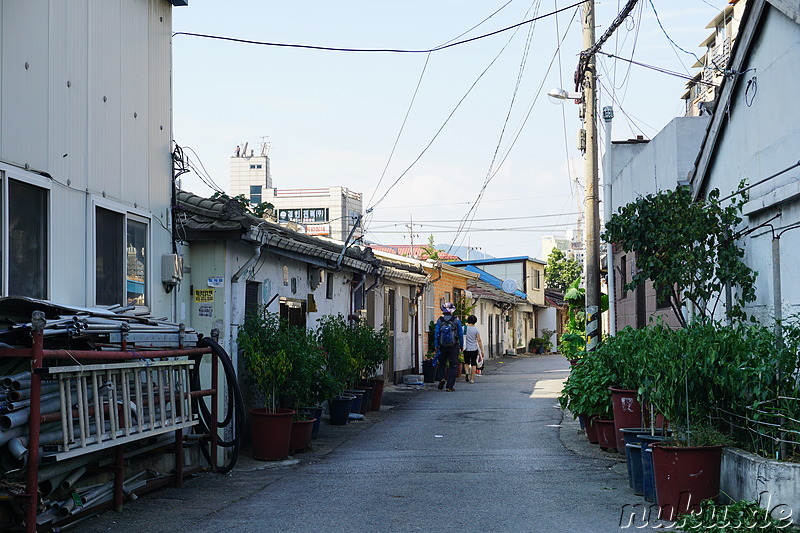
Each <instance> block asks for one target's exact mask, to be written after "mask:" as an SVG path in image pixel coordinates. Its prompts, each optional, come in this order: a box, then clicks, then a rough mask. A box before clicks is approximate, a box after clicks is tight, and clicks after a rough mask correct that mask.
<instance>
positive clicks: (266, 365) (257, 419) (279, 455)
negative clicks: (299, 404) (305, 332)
mask: <svg viewBox="0 0 800 533" xmlns="http://www.w3.org/2000/svg"><path fill="white" fill-rule="evenodd" d="M238 343H239V348H240V349H241V351H242V355H243V357H244V360H245V363H246V365H247V371H248V373H249V374H250V377H251V379H252V380H253V383H254V384H255V387H256V389H257V391H258V393H259V394H260V397H261V399H262V401H263V403H264V407H260V408H254V409H251V410H250V422H251V425H252V432H253V457H255V458H256V459H262V460H278V459H285V458H286V457H287V456H288V455H289V438H290V435H291V427H292V417H293V416H294V411H293V410H291V409H285V408H281V407H280V400H281V398H282V397H283V396H284V395H285V394H287V393H288V392H289V383H290V375H291V373H292V364H293V361H292V352H291V348H290V345H291V343H292V340H291V338H290V337H289V336H288V334H287V332H286V331H285V330H282V329H281V324H280V319H279V317H278V315H276V314H274V313H270V312H268V311H267V310H266V308H264V307H262V308H260V309H259V310H258V312H256V313H252V314H249V315H248V316H246V317H245V320H244V324H242V326H241V327H240V328H239V336H238Z"/></svg>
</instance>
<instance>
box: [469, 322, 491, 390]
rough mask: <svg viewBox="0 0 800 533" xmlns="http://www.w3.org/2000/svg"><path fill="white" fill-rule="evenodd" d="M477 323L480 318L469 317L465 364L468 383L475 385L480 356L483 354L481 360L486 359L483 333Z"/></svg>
mask: <svg viewBox="0 0 800 533" xmlns="http://www.w3.org/2000/svg"><path fill="white" fill-rule="evenodd" d="M477 323H478V317H476V316H475V315H469V317H467V327H466V328H465V329H466V331H465V333H464V364H465V365H466V366H467V377H466V381H467V383H475V372H476V371H477V370H478V354H479V353H480V354H481V358H486V354H484V353H483V342H482V341H481V333H480V331H479V330H478V327H477V326H476V325H475V324H477Z"/></svg>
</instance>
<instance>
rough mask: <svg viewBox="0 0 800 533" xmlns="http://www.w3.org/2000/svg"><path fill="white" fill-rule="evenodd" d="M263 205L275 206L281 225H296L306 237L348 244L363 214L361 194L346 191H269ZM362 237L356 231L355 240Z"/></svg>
mask: <svg viewBox="0 0 800 533" xmlns="http://www.w3.org/2000/svg"><path fill="white" fill-rule="evenodd" d="M263 201H264V202H269V203H271V204H272V205H273V206H275V214H276V216H277V217H278V222H279V223H281V224H285V223H287V222H296V223H297V224H300V225H301V226H303V227H304V228H305V233H306V234H307V235H322V236H325V237H330V238H332V239H337V240H340V241H346V240H347V237H348V236H349V235H350V231H351V230H352V229H353V226H354V225H355V224H356V222H357V220H358V218H359V217H360V216H361V215H362V213H363V204H362V198H361V193H357V192H354V191H351V190H350V189H347V188H346V187H322V188H319V189H267V190H266V194H265V195H264V200H263ZM362 234H363V230H362V228H361V227H360V226H359V227H358V228H356V230H355V233H354V234H353V237H354V238H359V237H361V236H362Z"/></svg>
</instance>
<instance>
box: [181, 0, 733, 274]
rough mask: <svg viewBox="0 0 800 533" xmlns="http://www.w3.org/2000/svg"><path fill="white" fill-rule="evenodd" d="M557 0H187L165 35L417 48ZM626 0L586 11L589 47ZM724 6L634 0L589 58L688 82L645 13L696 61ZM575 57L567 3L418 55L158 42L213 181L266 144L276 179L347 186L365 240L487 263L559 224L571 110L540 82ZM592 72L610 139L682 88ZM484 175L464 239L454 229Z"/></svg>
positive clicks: (567, 77) (573, 173)
mask: <svg viewBox="0 0 800 533" xmlns="http://www.w3.org/2000/svg"><path fill="white" fill-rule="evenodd" d="M572 3H575V2H571V1H569V0H511V1H510V2H509V1H508V0H404V1H402V2H385V1H377V0H349V1H345V2H330V1H320V0H317V1H307V0H294V1H292V2H285V1H280V2H279V1H275V0H228V1H225V2H220V1H219V0H191V2H190V3H189V4H190V5H189V6H188V7H183V8H177V9H175V10H174V24H173V29H174V31H176V32H180V31H185V32H194V33H205V34H214V35H221V36H228V37H235V38H239V39H250V40H256V41H270V42H275V43H295V44H308V45H317V46H330V47H345V48H393V49H430V48H432V47H435V46H437V45H441V44H443V43H446V42H448V41H450V40H452V39H454V38H456V37H459V36H461V35H462V34H463V33H464V32H467V31H468V30H470V29H471V31H469V32H468V33H467V34H466V35H463V36H461V37H460V38H459V40H461V39H465V38H469V37H474V36H478V35H482V34H487V33H491V32H493V31H495V30H498V29H502V28H505V27H508V26H511V25H514V24H517V23H519V22H522V21H524V20H528V19H531V18H534V17H536V16H541V15H545V14H548V13H551V12H553V11H555V10H556V9H560V8H563V7H566V6H569V5H570V4H572ZM625 3H626V2H625V0H606V1H604V2H602V3H598V4H597V24H598V28H597V36H598V37H599V36H600V35H601V34H602V33H603V32H604V31H605V29H606V28H607V27H608V25H609V24H610V23H611V22H612V20H613V19H614V18H615V17H616V15H617V13H618V12H619V10H620V9H621V7H622V5H624V4H625ZM726 4H727V2H726V1H725V0H708V1H706V0H652V3H651V0H640V2H639V3H638V5H637V7H636V8H635V9H634V11H633V15H632V16H631V17H630V18H628V19H627V20H626V21H625V23H624V24H623V25H622V26H621V27H620V28H619V29H618V30H617V32H616V34H615V36H614V37H612V38H611V39H610V40H609V41H608V43H607V44H606V45H605V46H604V48H603V50H604V51H606V52H608V53H613V54H618V55H619V56H622V57H629V58H630V57H631V56H633V58H634V60H636V61H639V62H641V63H647V64H650V65H655V66H658V67H662V68H666V69H669V70H671V71H677V72H681V73H687V72H689V73H691V74H694V73H695V72H696V71H695V70H694V69H692V68H691V65H692V64H694V63H695V61H696V59H695V58H694V57H692V56H691V55H688V54H686V53H684V52H682V51H680V50H677V49H676V48H674V47H673V46H672V45H671V44H670V43H669V41H668V40H667V38H666V37H665V35H664V32H663V31H662V30H661V28H660V27H659V24H658V22H657V20H656V17H655V14H654V10H653V5H655V9H656V10H658V15H659V18H660V20H661V23H662V24H663V26H664V29H665V30H666V32H667V33H668V34H669V36H670V37H671V38H672V39H673V40H674V41H675V42H676V43H677V44H678V45H680V47H682V48H684V49H686V50H688V51H691V52H694V53H696V54H698V55H701V54H702V53H703V51H702V50H701V49H699V48H698V44H699V43H700V42H702V41H703V40H704V39H705V38H706V36H708V35H709V34H710V32H711V30H708V29H706V28H705V26H706V24H707V23H708V22H709V21H710V20H711V19H712V18H713V17H714V15H715V14H716V13H718V12H719V10H720V9H721V8H722V7H724V6H725V5H726ZM501 8H502V9H501ZM498 10H499V12H497V13H496V14H494V15H493V16H492V17H491V18H489V19H488V20H486V21H485V22H483V23H482V24H480V25H479V26H478V27H476V28H474V29H472V28H473V27H474V26H476V25H478V24H479V23H481V22H482V21H484V20H485V19H486V18H487V17H489V16H490V15H492V13H495V12H496V11H498ZM561 40H563V43H562V45H561V47H560V52H559V51H558V50H559V47H558V43H559V41H561ZM581 49H582V46H581V27H580V13H579V10H578V8H572V9H569V10H567V11H564V12H562V13H560V14H558V15H557V16H550V17H546V18H543V19H541V20H539V21H537V22H536V23H535V24H533V23H532V24H528V25H524V26H521V27H519V28H518V29H517V30H516V31H514V30H512V31H507V32H503V33H500V34H497V35H494V36H492V37H488V38H485V39H480V40H476V41H474V42H470V43H467V44H462V45H459V46H454V47H451V48H448V49H445V50H442V51H438V52H434V53H431V54H426V53H407V54H397V53H354V52H330V51H316V50H304V49H292V48H277V47H267V46H256V45H251V44H240V43H232V42H224V41H218V40H208V39H201V38H197V37H190V36H183V35H179V36H176V37H175V38H174V47H173V71H174V131H175V140H176V141H177V142H178V143H179V144H180V145H182V146H188V147H190V148H192V149H193V150H194V151H195V152H196V154H197V156H199V160H200V161H201V162H202V163H203V164H204V166H205V168H206V169H207V171H208V173H209V174H210V175H211V177H212V178H213V180H214V181H215V182H216V183H218V184H219V186H220V187H222V188H223V189H225V188H226V187H227V185H228V181H229V179H228V164H229V157H230V156H231V155H233V151H234V148H235V147H236V145H237V144H243V143H244V142H249V143H250V147H251V148H255V149H256V150H258V144H259V143H260V142H261V141H262V138H266V141H267V142H268V143H269V145H270V159H271V164H272V178H273V185H274V186H275V187H278V188H306V187H322V186H330V185H342V186H345V187H348V188H350V189H352V190H354V191H357V192H361V193H363V194H364V207H365V209H366V208H368V207H372V206H375V209H374V212H373V214H372V216H371V217H370V219H369V220H368V226H367V227H368V230H369V233H368V238H369V239H371V240H373V241H376V242H380V243H383V244H408V243H409V242H410V235H409V230H408V228H407V225H409V224H410V221H411V219H412V218H413V221H414V231H413V233H414V235H415V236H414V242H423V241H426V240H427V237H428V235H430V234H433V235H434V236H435V240H436V242H437V243H443V242H452V241H453V240H454V239H456V240H457V244H463V245H467V244H470V245H471V246H473V247H479V248H481V249H482V251H484V252H486V253H489V254H491V255H494V256H497V257H502V256H518V255H530V256H533V257H540V255H541V252H540V250H541V237H542V235H545V234H563V233H564V231H565V229H566V228H567V227H574V225H575V222H576V215H575V212H576V211H577V208H578V204H579V203H582V201H583V190H582V188H580V187H579V186H576V185H575V184H574V183H573V182H574V181H575V179H576V178H579V179H581V180H582V179H583V174H584V172H583V162H582V158H581V157H580V153H579V152H578V151H577V148H576V139H577V130H578V129H579V128H580V121H579V119H578V106H576V105H574V104H572V103H567V104H565V105H563V106H560V105H554V104H552V103H551V102H550V101H548V98H547V96H546V93H547V91H548V90H549V89H550V88H552V87H557V86H561V87H564V88H568V89H570V90H573V89H574V86H573V82H572V79H573V73H574V71H575V67H576V64H577V57H578V54H579V52H580V50H581ZM490 65H491V66H490ZM423 70H424V74H423ZM484 71H485V73H484ZM598 71H599V75H600V78H601V79H600V86H601V89H600V90H601V97H600V98H601V101H600V107H602V106H604V105H610V104H611V96H612V91H613V93H614V98H615V99H616V101H617V102H618V103H617V104H614V107H615V110H616V118H615V120H614V132H613V134H612V138H613V139H615V140H616V139H627V138H629V137H631V136H635V135H637V134H638V135H644V136H645V137H648V138H649V137H653V136H654V135H655V134H656V133H657V132H658V130H660V129H661V128H662V127H663V126H664V125H665V124H666V123H667V122H669V121H670V120H671V119H672V118H673V117H676V116H680V115H683V103H684V102H683V100H681V99H680V96H681V95H682V94H683V92H684V86H685V83H686V80H685V79H681V78H678V77H675V76H670V75H666V74H662V73H658V72H655V71H653V70H649V69H645V68H642V67H639V66H636V65H633V66H631V65H630V64H629V63H624V62H621V61H615V60H613V59H609V58H602V59H601V60H600V66H599V69H598ZM482 73H483V75H482ZM479 78H480V79H479ZM473 84H474V88H473V89H472V90H471V91H470V87H471V86H473ZM417 86H419V89H418V91H417V93H416V97H415V98H414V94H415V89H416V88H417ZM468 91H469V94H468V95H467V93H468ZM465 95H466V96H465ZM412 98H414V104H413V106H412V107H411V108H410V112H409V106H410V104H411V101H412ZM462 99H463V102H461V104H460V106H459V107H458V109H457V110H456V111H455V112H453V110H454V109H455V108H456V106H457V105H458V104H459V102H460V101H461V100H462ZM620 105H621V108H622V110H624V112H625V113H623V112H622V111H621V110H620ZM407 112H408V118H407V120H406V121H405V126H404V127H403V122H404V119H405V117H406V113H407ZM451 113H453V114H452V118H450V119H449V121H448V122H447V123H446V125H444V124H445V122H446V121H447V120H448V116H449V115H450V114H451ZM626 115H627V116H626ZM443 125H444V127H443ZM401 127H403V130H402V134H401V135H400V137H399V141H398V143H397V147H396V150H395V151H394V155H393V156H392V157H391V161H390V162H389V165H388V168H387V170H386V172H385V174H384V167H386V165H387V161H389V157H390V154H391V153H392V148H393V146H394V144H395V140H396V139H397V137H398V134H399V133H400V131H401ZM440 129H441V132H440V133H439V134H438V137H436V139H435V141H433V143H432V144H431V146H430V148H428V150H427V151H426V152H425V153H424V155H422V157H421V158H420V159H419V161H418V162H417V163H416V164H415V165H413V166H412V167H411V169H410V170H409V171H408V172H406V173H405V175H404V176H403V177H402V178H400V177H401V175H403V173H404V172H405V171H406V169H407V168H408V167H409V166H411V165H412V163H413V162H414V161H415V160H416V159H417V158H418V157H419V156H420V154H421V153H422V152H423V150H424V149H425V148H426V146H428V144H429V143H431V140H432V139H433V138H434V136H436V135H437V131H439V130H440ZM189 153H190V157H192V160H193V161H194V162H195V163H197V161H198V160H197V157H194V155H193V154H192V153H191V152H189ZM570 161H571V164H569V163H568V162H570ZM495 173H496V174H495ZM382 174H383V178H382V180H381V176H382ZM490 174H494V177H493V178H492V179H491V181H490V182H489V183H488V185H487V186H486V189H485V192H484V195H483V198H482V200H481V202H480V203H479V204H478V207H477V209H475V211H474V218H475V221H474V222H473V223H472V230H471V231H469V232H467V233H464V232H462V233H456V231H455V230H456V228H457V226H458V220H460V219H462V218H463V217H464V216H465V215H466V214H467V212H468V210H469V209H470V206H471V205H472V204H473V203H474V202H476V200H477V199H478V196H479V194H480V192H481V189H482V187H483V185H484V183H485V180H486V178H487V176H489V175H490ZM398 178H400V179H399V181H397V180H398ZM395 181H397V184H396V185H395V186H394V188H392V189H391V190H390V191H389V192H388V194H386V192H387V190H388V188H389V187H390V186H391V185H392V184H393V183H394V182H395ZM183 187H184V189H186V190H190V191H192V192H194V193H196V194H201V195H208V194H210V193H211V190H210V189H209V188H207V187H206V186H205V185H204V184H203V183H202V182H201V181H200V179H199V178H198V177H197V176H196V175H194V174H189V175H187V176H185V177H184V180H183ZM384 194H386V196H385V199H383V200H382V201H379V200H380V199H381V197H383V196H384ZM376 203H377V205H376ZM543 215H552V216H543ZM523 217H525V218H523ZM534 217H535V218H534ZM517 228H524V229H517ZM485 230H491V231H485ZM540 258H541V257H540ZM542 259H544V258H542Z"/></svg>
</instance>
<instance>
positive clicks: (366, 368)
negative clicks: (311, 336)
mask: <svg viewBox="0 0 800 533" xmlns="http://www.w3.org/2000/svg"><path fill="white" fill-rule="evenodd" d="M317 322H318V326H317V340H318V342H319V343H320V345H322V347H323V349H324V351H325V353H326V356H327V368H328V372H329V373H330V375H331V376H332V377H333V378H334V380H335V381H336V383H338V384H340V385H341V387H342V388H344V387H346V386H353V385H355V384H356V383H358V382H359V381H360V380H361V379H362V378H369V377H372V376H374V375H375V373H376V372H377V370H378V367H380V365H381V364H382V363H384V362H385V361H386V360H387V359H388V358H389V355H390V353H391V352H390V345H389V329H388V326H387V325H386V324H384V325H383V326H382V327H381V329H380V330H377V331H376V330H375V329H374V328H372V327H371V326H368V325H366V324H364V323H361V322H356V323H355V324H353V325H349V324H348V323H347V322H346V321H345V319H344V317H343V316H342V315H326V316H323V317H322V318H320V319H319V320H318V321H317Z"/></svg>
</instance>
